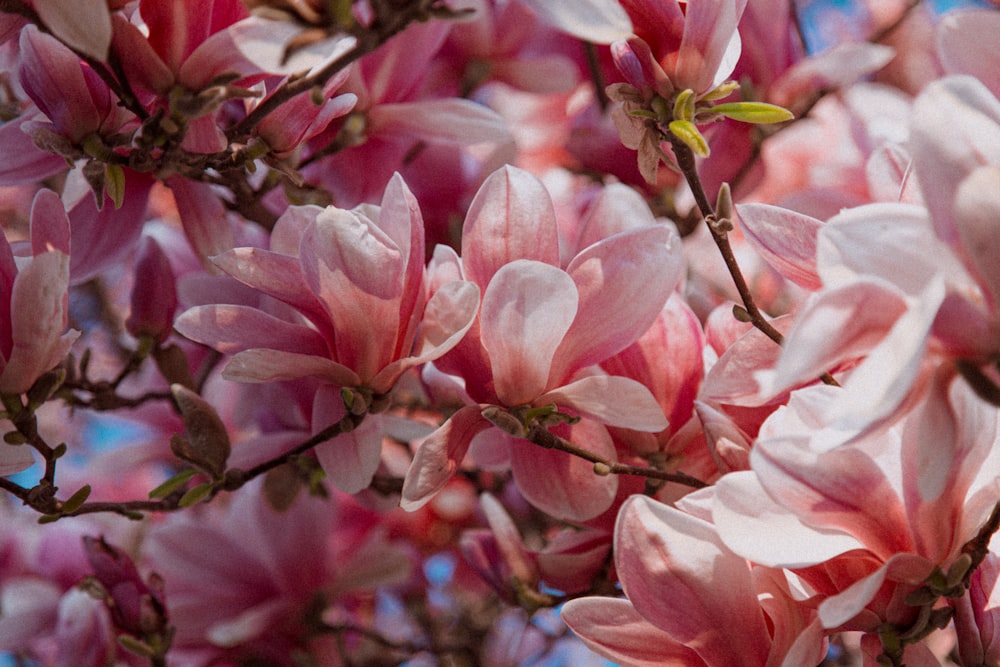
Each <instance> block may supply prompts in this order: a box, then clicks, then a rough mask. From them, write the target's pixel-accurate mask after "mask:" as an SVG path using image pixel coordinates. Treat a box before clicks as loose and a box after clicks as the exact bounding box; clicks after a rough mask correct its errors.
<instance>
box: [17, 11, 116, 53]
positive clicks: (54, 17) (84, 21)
mask: <svg viewBox="0 0 1000 667" xmlns="http://www.w3.org/2000/svg"><path fill="white" fill-rule="evenodd" d="M33 4H34V7H35V11H36V12H38V16H39V18H41V19H42V23H44V24H45V27H47V28H48V29H49V30H50V31H51V32H52V34H53V35H55V36H56V37H58V38H59V39H60V40H61V41H62V42H64V43H65V44H67V45H68V46H69V47H70V48H72V49H75V50H77V51H79V52H80V53H83V54H84V55H87V56H90V57H91V58H96V59H97V60H100V61H104V60H107V58H108V48H109V47H110V46H111V14H110V12H109V11H108V3H107V2H106V0H78V2H74V3H66V2H63V1H62V0H34V3H33Z"/></svg>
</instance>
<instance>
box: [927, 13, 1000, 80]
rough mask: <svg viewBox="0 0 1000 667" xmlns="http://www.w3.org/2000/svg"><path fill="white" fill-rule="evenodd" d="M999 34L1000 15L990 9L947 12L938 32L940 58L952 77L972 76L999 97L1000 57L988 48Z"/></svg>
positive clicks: (942, 18)
mask: <svg viewBox="0 0 1000 667" xmlns="http://www.w3.org/2000/svg"><path fill="white" fill-rule="evenodd" d="M998 31H1000V16H998V15H997V13H996V12H995V11H990V10H987V9H985V8H984V9H970V10H967V11H955V12H948V13H947V14H946V15H944V16H942V17H941V22H940V23H939V24H938V29H937V46H938V56H939V57H940V58H941V64H942V65H943V66H944V69H945V71H946V72H948V73H949V74H970V75H972V76H974V77H976V79H978V80H979V81H981V82H982V83H983V85H985V86H986V87H987V88H989V89H990V91H991V92H992V93H993V95H995V96H1000V58H998V57H997V52H996V49H992V48H990V47H989V45H990V44H992V43H993V40H995V39H996V36H997V34H998Z"/></svg>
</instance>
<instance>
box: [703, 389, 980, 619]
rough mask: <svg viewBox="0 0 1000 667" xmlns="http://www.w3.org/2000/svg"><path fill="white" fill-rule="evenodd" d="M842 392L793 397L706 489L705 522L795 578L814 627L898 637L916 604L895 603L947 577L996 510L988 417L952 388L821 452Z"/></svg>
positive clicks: (739, 549) (746, 553)
mask: <svg viewBox="0 0 1000 667" xmlns="http://www.w3.org/2000/svg"><path fill="white" fill-rule="evenodd" d="M842 391H843V390H842V389H838V388H835V387H825V386H820V387H809V388H806V389H801V390H798V391H797V392H795V393H793V395H792V399H791V400H790V401H789V403H788V406H787V407H784V408H781V409H779V410H778V411H777V412H775V413H774V414H773V415H772V416H771V418H770V419H768V421H767V422H765V424H764V426H763V427H762V428H761V433H760V436H759V437H758V440H757V442H756V443H755V445H754V448H753V449H752V451H751V452H750V467H751V470H750V471H746V472H735V473H731V474H729V475H726V476H725V477H723V478H722V479H721V480H719V482H718V483H717V484H716V486H715V499H714V504H713V508H712V517H713V520H714V522H715V525H716V526H717V527H718V531H719V535H720V536H721V538H722V541H723V542H724V543H725V544H726V546H727V547H728V548H730V549H732V550H733V551H734V552H736V553H738V554H740V555H741V556H743V557H744V558H747V559H748V560H750V561H752V562H754V563H759V564H762V565H766V566H769V567H785V568H791V569H794V571H795V573H796V574H797V575H798V576H799V577H801V579H802V580H803V581H804V582H806V583H807V584H808V586H809V587H810V589H811V597H813V598H814V599H815V600H816V601H818V602H819V606H818V610H819V618H820V620H821V622H822V624H823V627H825V628H828V629H837V628H839V629H854V630H863V631H866V632H875V631H876V630H878V628H879V626H880V625H881V624H882V623H883V622H888V623H891V624H893V626H895V627H897V628H901V629H902V628H907V627H909V626H910V625H911V624H913V623H915V621H916V619H917V616H918V612H919V609H918V607H919V606H920V605H919V604H917V603H906V604H900V602H901V601H902V600H903V598H904V597H905V596H906V595H908V594H909V593H910V592H912V591H913V590H915V589H916V588H918V587H919V586H920V585H922V584H923V583H924V582H925V581H926V580H927V578H928V577H929V576H930V575H931V574H932V573H933V572H934V571H935V568H938V569H939V570H940V571H942V572H948V571H949V569H950V568H951V567H952V565H953V564H954V563H955V562H956V560H958V559H959V558H960V556H961V553H962V549H963V547H964V545H965V544H966V543H967V542H968V541H969V540H971V539H972V538H973V537H975V535H976V533H977V532H978V531H979V529H980V527H981V526H982V524H983V523H984V522H985V521H986V519H987V517H988V516H989V513H990V511H991V509H992V507H993V505H994V504H995V502H996V498H997V492H998V491H1000V466H998V459H997V456H998V450H997V446H996V445H997V439H998V435H1000V431H998V421H997V413H996V410H995V409H993V408H992V407H990V406H988V405H986V404H985V403H984V402H983V401H980V400H979V399H977V398H976V397H975V396H974V395H973V394H972V391H971V390H970V389H969V388H968V387H967V386H966V385H965V383H964V382H961V381H954V380H953V381H952V382H950V383H948V384H943V385H940V386H939V387H937V389H936V391H935V392H934V393H933V394H931V395H930V396H928V397H927V400H926V402H925V403H923V404H921V405H919V406H917V407H916V408H915V409H914V410H913V411H912V412H911V413H910V414H909V415H908V416H907V418H906V419H905V420H904V421H902V422H901V423H899V424H898V425H897V426H895V427H893V428H890V429H887V430H885V431H883V432H880V433H876V434H871V435H868V436H867V437H865V438H863V439H859V440H856V441H854V442H852V443H850V444H846V445H841V446H839V447H836V448H834V449H829V448H828V447H827V446H826V445H825V443H824V441H823V438H822V428H821V426H822V424H823V423H824V420H825V415H824V413H825V412H826V411H827V410H829V409H830V405H831V404H833V402H832V401H831V399H832V398H834V396H835V394H836V393H837V392H842ZM931 602H933V599H932V600H931ZM901 631H902V630H901Z"/></svg>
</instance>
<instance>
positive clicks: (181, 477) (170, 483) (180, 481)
mask: <svg viewBox="0 0 1000 667" xmlns="http://www.w3.org/2000/svg"><path fill="white" fill-rule="evenodd" d="M196 474H198V471H197V470H185V471H183V472H179V473H177V474H176V475H174V476H173V477H171V478H170V479H168V480H167V481H165V482H164V483H163V484H160V485H159V486H158V487H156V488H155V489H153V490H152V491H150V492H149V499H150V500H159V499H161V498H166V497H167V496H169V495H170V494H171V493H173V492H174V491H176V490H177V489H179V488H181V487H182V486H184V485H185V484H187V481H188V480H189V479H191V478H192V477H194V476H195V475H196Z"/></svg>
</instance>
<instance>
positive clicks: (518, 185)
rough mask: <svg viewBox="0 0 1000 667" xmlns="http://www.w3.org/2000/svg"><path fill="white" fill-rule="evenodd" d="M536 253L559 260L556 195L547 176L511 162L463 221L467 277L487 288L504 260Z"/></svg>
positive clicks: (483, 190) (488, 183)
mask: <svg viewBox="0 0 1000 667" xmlns="http://www.w3.org/2000/svg"><path fill="white" fill-rule="evenodd" d="M517 259H533V260H537V261H539V262H543V263H545V264H551V265H552V266H559V240H558V235H557V227H556V217H555V211H554V210H553V208H552V199H551V197H549V193H548V191H547V190H546V189H545V186H544V185H542V183H541V181H539V180H538V179H537V178H535V177H534V176H532V175H531V174H529V173H528V172H526V171H522V170H520V169H517V168H516V167H511V166H506V167H503V168H502V169H500V170H497V171H495V172H493V173H492V174H490V176H489V177H488V178H487V179H486V181H485V182H484V183H483V185H482V186H481V187H480V188H479V191H478V192H477V193H476V196H475V198H474V199H473V200H472V203H471V204H470V205H469V212H468V214H467V215H466V217H465V225H464V226H463V227H462V267H463V269H464V271H465V277H466V279H468V280H471V281H473V282H475V283H476V284H478V285H479V286H480V287H481V288H485V287H486V285H489V283H490V280H491V279H492V278H493V274H494V273H496V272H497V271H498V270H499V269H500V267H501V266H503V265H505V264H508V263H510V262H513V261H514V260H517Z"/></svg>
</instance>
